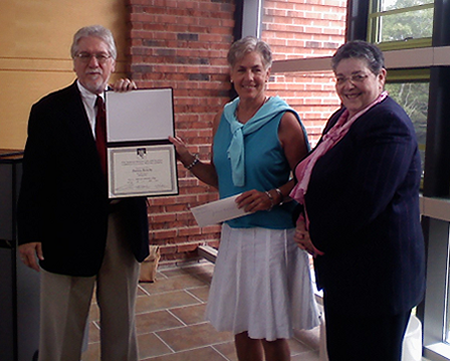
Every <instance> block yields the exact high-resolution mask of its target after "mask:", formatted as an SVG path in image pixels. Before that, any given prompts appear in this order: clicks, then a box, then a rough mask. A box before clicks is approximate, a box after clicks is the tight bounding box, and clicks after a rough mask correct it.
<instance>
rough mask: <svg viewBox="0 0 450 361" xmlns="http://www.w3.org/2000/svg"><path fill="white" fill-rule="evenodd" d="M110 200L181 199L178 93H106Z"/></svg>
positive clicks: (153, 91) (152, 91) (167, 91)
mask: <svg viewBox="0 0 450 361" xmlns="http://www.w3.org/2000/svg"><path fill="white" fill-rule="evenodd" d="M106 129H107V134H106V140H107V145H106V147H107V161H108V195H109V198H111V199H114V198H123V197H144V196H145V197H151V196H161V195H175V194H178V175H177V162H176V152H175V147H174V145H173V144H172V143H170V141H169V140H168V137H169V136H174V134H175V126H174V112H173V91H172V88H158V89H142V90H133V91H130V92H125V93H118V92H107V93H106Z"/></svg>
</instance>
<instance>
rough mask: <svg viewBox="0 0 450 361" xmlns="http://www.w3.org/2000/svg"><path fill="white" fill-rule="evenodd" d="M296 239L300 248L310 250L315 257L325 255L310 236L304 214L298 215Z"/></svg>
mask: <svg viewBox="0 0 450 361" xmlns="http://www.w3.org/2000/svg"><path fill="white" fill-rule="evenodd" d="M294 241H295V242H296V243H297V245H298V247H299V248H300V249H302V250H304V251H306V252H308V253H309V254H310V255H312V256H313V257H317V256H323V255H324V253H323V252H322V251H319V250H318V249H317V248H316V247H314V245H313V243H312V241H311V238H310V236H309V232H308V230H307V229H306V223H305V219H304V217H303V215H301V216H300V217H298V220H297V227H296V228H295V235H294Z"/></svg>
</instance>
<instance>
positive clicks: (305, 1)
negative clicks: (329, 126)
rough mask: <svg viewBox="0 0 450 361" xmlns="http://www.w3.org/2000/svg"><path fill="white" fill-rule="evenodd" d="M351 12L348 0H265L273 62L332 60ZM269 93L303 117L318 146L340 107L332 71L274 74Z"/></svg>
mask: <svg viewBox="0 0 450 361" xmlns="http://www.w3.org/2000/svg"><path fill="white" fill-rule="evenodd" d="M346 12H347V0H289V1H286V0H265V1H264V15H263V28H262V30H263V31H262V39H263V40H265V41H266V42H267V43H268V44H269V45H270V46H271V48H272V51H273V53H274V60H285V59H294V58H297V59H298V58H305V57H323V56H330V55H332V54H333V53H334V52H335V51H336V49H337V48H338V47H339V46H340V45H341V44H343V43H344V40H345V19H346ZM268 89H269V92H268V93H269V94H278V95H279V96H281V97H282V98H284V99H285V100H286V101H287V102H288V103H289V104H290V105H291V106H292V107H293V108H294V109H295V110H297V111H298V112H299V114H300V117H301V118H302V120H303V122H304V124H305V126H306V129H307V131H308V135H309V138H310V140H311V142H312V143H313V144H314V143H315V142H316V141H317V140H318V137H319V135H320V134H321V131H322V128H323V126H324V123H325V121H326V120H327V119H328V117H329V116H330V114H331V113H332V112H334V110H336V109H337V107H338V106H339V100H338V97H337V96H336V92H335V90H334V81H333V80H332V76H331V72H325V73H286V74H275V75H274V76H272V78H271V81H270V82H269V86H268Z"/></svg>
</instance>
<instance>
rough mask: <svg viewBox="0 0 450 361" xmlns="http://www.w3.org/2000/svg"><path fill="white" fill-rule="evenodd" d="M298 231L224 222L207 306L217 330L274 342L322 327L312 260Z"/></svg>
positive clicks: (207, 311) (209, 317)
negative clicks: (301, 246) (296, 235)
mask: <svg viewBox="0 0 450 361" xmlns="http://www.w3.org/2000/svg"><path fill="white" fill-rule="evenodd" d="M294 232H295V230H294V229H288V230H278V229H267V228H257V227H255V228H231V227H229V226H228V225H227V224H224V225H223V226H222V236H221V241H220V247H219V252H218V256H217V260H216V265H215V269H214V275H213V279H212V282H211V288H210V292H209V298H208V305H207V310H206V317H207V319H208V320H209V321H210V322H211V324H212V325H213V326H214V327H215V328H216V329H217V330H218V331H231V332H233V333H234V334H239V333H241V332H244V331H247V332H248V335H249V337H250V338H253V339H266V340H268V341H273V340H276V339H280V338H285V339H288V338H291V337H292V335H293V329H294V328H295V329H298V330H301V329H306V330H308V329H312V328H314V327H316V326H318V325H319V318H318V309H317V305H316V302H315V298H314V292H313V286H312V284H311V275H310V271H309V269H310V268H309V258H308V255H307V253H306V252H304V251H302V250H301V249H299V248H298V247H297V245H296V243H295V242H294Z"/></svg>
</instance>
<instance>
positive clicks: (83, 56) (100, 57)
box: [75, 52, 111, 64]
mask: <svg viewBox="0 0 450 361" xmlns="http://www.w3.org/2000/svg"><path fill="white" fill-rule="evenodd" d="M92 57H94V58H95V59H97V61H98V62H99V63H100V64H103V63H105V62H106V61H107V60H108V59H110V58H111V55H109V54H106V53H97V54H91V53H86V52H81V53H78V54H77V55H75V58H76V59H80V61H82V62H83V63H89V62H90V61H91V59H92Z"/></svg>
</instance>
